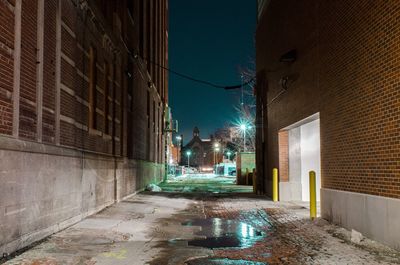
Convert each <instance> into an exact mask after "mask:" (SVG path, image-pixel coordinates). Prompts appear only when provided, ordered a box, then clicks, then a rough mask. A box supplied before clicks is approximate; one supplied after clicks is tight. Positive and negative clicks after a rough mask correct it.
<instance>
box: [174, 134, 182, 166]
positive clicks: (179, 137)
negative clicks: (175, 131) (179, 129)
mask: <svg viewBox="0 0 400 265" xmlns="http://www.w3.org/2000/svg"><path fill="white" fill-rule="evenodd" d="M175 139H176V140H177V144H178V146H177V147H178V154H177V160H178V161H177V163H178V165H180V164H181V161H180V160H181V141H182V136H176V137H175Z"/></svg>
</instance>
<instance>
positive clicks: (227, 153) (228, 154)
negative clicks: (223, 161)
mask: <svg viewBox="0 0 400 265" xmlns="http://www.w3.org/2000/svg"><path fill="white" fill-rule="evenodd" d="M231 154H232V153H231V151H228V152H226V155H227V156H228V160H229V161H231Z"/></svg>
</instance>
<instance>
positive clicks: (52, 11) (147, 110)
mask: <svg viewBox="0 0 400 265" xmlns="http://www.w3.org/2000/svg"><path fill="white" fill-rule="evenodd" d="M167 51H168V1H167V0H141V1H133V0H121V1H108V0H35V1H30V0H29V1H28V0H4V1H0V168H1V171H0V183H1V185H0V253H7V252H12V251H14V250H16V249H20V248H22V247H24V246H27V245H28V244H30V243H32V242H33V241H35V240H38V239H40V238H43V237H45V236H47V235H49V234H51V233H53V232H55V231H58V230H60V229H63V228H64V227H66V226H68V225H71V224H73V223H76V222H77V221H79V220H81V219H82V218H84V217H85V216H87V215H90V214H92V213H94V212H97V211H99V210H101V209H103V208H104V207H106V206H108V205H110V204H112V203H114V202H115V201H118V200H121V199H122V198H124V197H126V196H129V195H131V194H133V193H134V192H136V191H138V190H140V189H142V188H143V187H144V186H145V185H147V183H149V182H157V181H160V180H162V177H163V174H164V166H163V163H164V160H165V158H164V157H165V146H164V141H165V134H164V131H163V127H164V111H165V109H166V107H167V106H168V87H167V83H168V82H167V81H168V75H167V72H166V71H164V70H163V68H162V67H166V66H167V64H168V52H167Z"/></svg>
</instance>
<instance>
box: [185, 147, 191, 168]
mask: <svg viewBox="0 0 400 265" xmlns="http://www.w3.org/2000/svg"><path fill="white" fill-rule="evenodd" d="M191 154H192V152H191V151H190V150H189V151H186V155H187V159H188V167H190V163H189V162H190V155H191Z"/></svg>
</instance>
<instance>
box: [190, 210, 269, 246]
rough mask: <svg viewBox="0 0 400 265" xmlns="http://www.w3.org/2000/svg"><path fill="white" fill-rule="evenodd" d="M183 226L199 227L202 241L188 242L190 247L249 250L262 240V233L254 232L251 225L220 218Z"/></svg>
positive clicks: (199, 220) (195, 221) (197, 220)
mask: <svg viewBox="0 0 400 265" xmlns="http://www.w3.org/2000/svg"><path fill="white" fill-rule="evenodd" d="M183 225H185V226H199V227H201V232H199V233H197V234H198V235H202V236H204V238H202V239H194V240H190V241H189V242H188V244H189V245H190V246H197V247H205V248H211V249H216V248H249V247H252V246H253V245H254V244H255V243H256V242H257V241H260V240H262V239H264V233H263V232H261V231H258V230H256V229H255V228H254V227H252V226H251V225H248V224H246V223H243V222H237V221H236V220H226V219H222V218H206V219H196V220H194V221H189V222H186V223H183Z"/></svg>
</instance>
